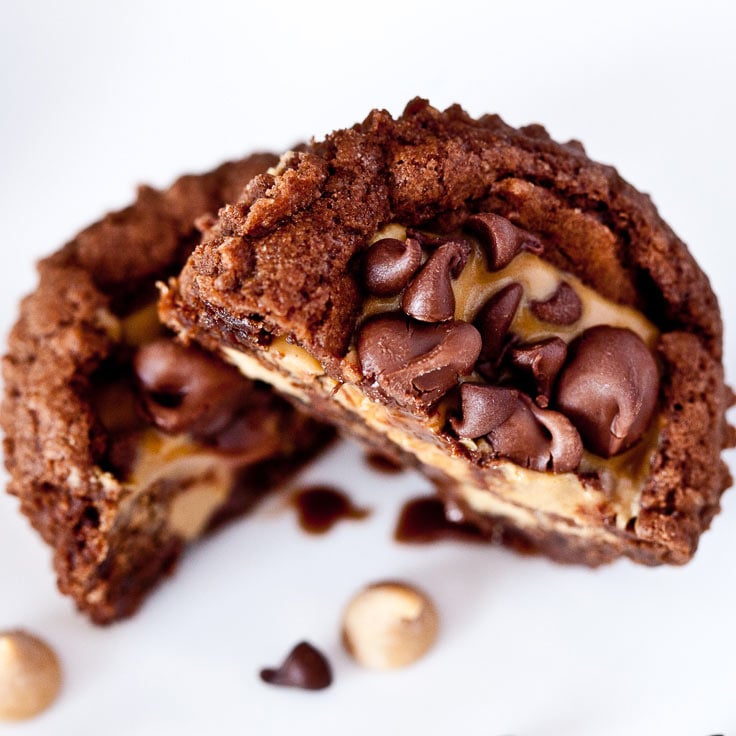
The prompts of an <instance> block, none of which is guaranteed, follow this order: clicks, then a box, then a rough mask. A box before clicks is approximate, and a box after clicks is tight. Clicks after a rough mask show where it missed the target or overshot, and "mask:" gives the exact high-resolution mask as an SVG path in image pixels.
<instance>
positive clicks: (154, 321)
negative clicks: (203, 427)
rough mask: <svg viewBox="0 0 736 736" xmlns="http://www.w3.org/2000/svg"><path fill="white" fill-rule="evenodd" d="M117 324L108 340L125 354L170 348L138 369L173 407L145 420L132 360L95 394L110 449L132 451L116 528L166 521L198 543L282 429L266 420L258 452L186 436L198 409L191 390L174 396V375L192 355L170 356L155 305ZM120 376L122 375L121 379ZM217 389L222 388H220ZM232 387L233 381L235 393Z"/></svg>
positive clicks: (121, 474)
mask: <svg viewBox="0 0 736 736" xmlns="http://www.w3.org/2000/svg"><path fill="white" fill-rule="evenodd" d="M115 320H116V325H115V326H114V329H111V330H110V332H109V334H110V335H111V337H112V338H113V339H115V341H116V342H117V343H118V344H119V345H120V347H121V349H122V350H123V351H124V353H127V352H132V353H133V354H134V355H141V354H143V353H142V352H141V351H143V350H146V349H147V347H146V346H154V345H157V344H158V345H160V346H161V347H162V348H163V350H161V351H159V354H157V355H154V356H153V358H149V359H148V363H151V362H152V361H155V362H154V365H153V368H154V369H155V370H154V371H153V373H152V371H151V369H150V367H146V366H144V368H141V366H140V365H138V366H137V368H138V370H139V371H140V370H143V369H145V370H147V371H148V373H152V375H153V378H154V379H156V380H157V381H159V382H160V383H161V385H162V390H163V389H164V388H165V390H166V391H169V390H170V391H171V396H170V397H169V399H168V400H170V401H171V404H172V406H170V407H169V406H167V405H165V404H162V405H161V406H160V407H158V406H157V405H156V404H155V403H154V404H153V411H154V412H156V411H158V416H156V417H153V418H152V419H149V420H147V419H146V418H145V417H144V416H143V415H142V414H141V405H142V401H143V395H142V394H141V391H142V390H143V387H140V386H139V387H138V388H136V387H135V386H134V383H135V381H133V378H132V375H128V374H129V373H130V371H133V372H134V371H135V369H136V366H130V367H127V368H126V364H125V362H124V363H123V365H122V367H121V368H119V369H116V374H115V375H113V376H110V377H107V378H105V379H103V380H102V382H101V384H100V385H99V386H98V387H97V389H96V391H95V394H94V405H95V411H96V414H97V416H98V417H99V419H100V421H101V422H102V424H103V426H104V427H105V428H106V430H107V432H108V433H109V435H110V441H111V443H114V442H122V443H123V445H124V446H125V447H126V449H125V455H126V459H125V461H124V462H123V466H124V467H120V468H116V472H115V476H117V477H118V482H121V483H122V487H123V493H124V494H125V498H124V500H123V502H122V503H121V504H120V508H119V511H118V517H117V520H116V524H117V525H118V526H120V525H127V526H131V525H132V526H136V527H142V526H145V525H147V524H151V523H158V521H157V520H159V519H163V520H164V521H165V524H166V526H167V528H168V529H169V531H170V532H171V533H172V534H175V535H177V536H179V537H181V538H182V539H183V540H185V541H191V540H193V539H195V538H196V537H198V536H200V535H201V534H202V533H203V532H204V531H205V529H206V528H207V525H208V523H209V521H210V520H211V519H212V517H213V515H214V514H215V512H216V511H217V510H218V509H219V508H220V507H221V506H222V505H224V504H225V503H226V502H227V500H228V498H229V496H230V493H231V492H232V490H233V487H234V483H235V472H236V470H237V469H238V468H239V467H242V466H243V465H244V464H248V463H249V462H256V461H258V460H260V459H263V458H264V457H266V456H268V455H269V454H270V453H272V452H274V451H275V450H276V447H275V445H274V439H275V437H276V428H275V427H273V426H271V425H270V423H268V422H266V424H268V425H269V426H264V427H263V433H264V437H263V442H261V443H260V446H259V447H247V448H246V447H243V448H238V449H237V450H236V451H227V450H220V449H218V448H217V447H214V446H211V445H210V446H208V445H207V444H206V443H202V442H201V441H199V440H198V439H197V438H196V437H194V436H193V435H192V433H191V432H190V431H187V425H188V424H190V423H191V421H193V419H192V417H194V421H196V412H195V411H194V409H196V407H194V409H192V407H190V406H188V405H187V404H186V400H185V398H186V397H185V394H184V392H182V397H184V398H182V399H181V403H180V404H177V402H178V401H179V396H178V395H177V393H176V391H175V390H174V389H176V388H177V387H178V386H179V385H180V384H179V383H177V381H180V379H181V376H180V375H179V374H178V373H176V374H175V371H176V370H178V369H179V367H180V366H179V365H178V364H177V363H179V362H180V361H182V360H185V359H186V355H185V349H184V348H180V347H179V346H175V345H174V344H173V342H172V343H171V348H172V351H173V352H172V353H171V355H169V354H168V352H167V341H168V338H165V337H163V336H164V335H165V330H164V329H163V327H162V325H161V323H160V321H159V319H158V313H157V309H156V304H155V303H152V304H148V305H146V306H144V307H143V308H141V309H139V310H137V311H136V312H133V313H132V314H130V315H128V316H127V317H125V318H124V319H120V320H118V319H117V318H115ZM125 361H127V358H126V359H125ZM207 361H211V358H207V357H205V358H202V357H200V358H198V359H197V360H196V361H192V362H191V363H190V366H189V367H190V368H191V371H190V370H189V368H187V367H186V366H185V370H184V371H183V372H182V373H183V374H184V375H186V376H187V377H189V376H190V375H191V374H192V373H197V371H200V372H201V371H202V370H204V371H205V372H206V371H207V369H208V368H207V366H208V363H207ZM134 362H135V361H134ZM120 370H122V375H118V374H119V372H120ZM212 370H213V371H214V370H217V369H215V368H213V369H212ZM228 370H230V371H232V369H228ZM144 375H145V374H144ZM235 377H236V381H240V382H243V379H242V378H238V377H237V373H236V374H235ZM139 380H141V379H139ZM151 380H153V379H151ZM172 381H173V383H172ZM200 384H201V386H200V385H199V384H197V385H194V387H193V389H192V390H194V389H199V392H200V393H205V394H206V393H207V392H208V391H209V390H210V384H208V383H207V382H206V381H205V380H200ZM213 385H214V386H215V388H217V385H221V383H220V384H213ZM231 385H232V381H230V382H229V383H228V388H229V387H230V386H231ZM153 388H157V386H155V387H153ZM183 388H187V387H185V386H183V387H182V389H183ZM235 388H236V389H237V386H236V387H235ZM144 394H145V392H144ZM154 397H155V394H154ZM164 399H167V397H166V396H165V395H164V396H163V398H162V399H161V400H162V401H163V400H164ZM149 403H150V401H149ZM149 410H150V408H149ZM187 412H188V413H187ZM153 420H158V421H159V422H160V421H162V420H165V422H168V424H169V426H170V428H171V429H172V430H173V431H166V432H164V431H161V430H160V429H159V428H157V427H156V426H155V425H154V424H153V423H152V422H153ZM179 420H181V421H179ZM180 426H181V428H180ZM177 430H178V431H177ZM102 476H103V483H106V484H108V485H112V484H114V482H115V480H114V476H113V475H112V474H111V473H107V472H106V473H103V474H102Z"/></svg>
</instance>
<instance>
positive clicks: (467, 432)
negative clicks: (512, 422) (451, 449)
mask: <svg viewBox="0 0 736 736" xmlns="http://www.w3.org/2000/svg"><path fill="white" fill-rule="evenodd" d="M518 394H519V392H518V391H516V390H515V389H509V388H500V387H497V386H486V385H483V384H478V383H464V384H463V385H462V386H461V387H460V399H461V402H462V421H458V420H457V419H455V418H452V419H450V424H451V426H452V428H453V429H454V430H455V432H456V434H457V435H458V437H467V438H469V439H473V440H474V439H477V438H478V437H482V436H483V435H486V434H488V433H489V432H492V431H493V430H494V429H496V428H498V427H500V426H501V425H502V424H503V423H504V422H505V421H506V420H507V419H508V418H509V417H510V416H511V415H512V414H513V413H514V411H516V407H517V404H518V403H519V401H518Z"/></svg>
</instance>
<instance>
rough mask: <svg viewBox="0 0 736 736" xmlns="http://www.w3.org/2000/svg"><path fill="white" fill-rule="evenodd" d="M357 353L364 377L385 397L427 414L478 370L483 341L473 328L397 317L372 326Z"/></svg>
mask: <svg viewBox="0 0 736 736" xmlns="http://www.w3.org/2000/svg"><path fill="white" fill-rule="evenodd" d="M357 349H358V359H359V361H360V367H361V370H362V372H363V375H364V376H365V378H366V379H367V380H368V381H370V382H373V383H374V385H375V386H377V387H378V388H379V389H380V390H381V391H382V392H383V394H385V395H386V396H389V397H391V398H392V399H394V401H396V402H397V403H398V404H400V405H402V406H411V405H413V406H415V407H416V408H427V407H429V406H431V405H432V404H433V403H434V402H436V401H437V400H438V399H440V398H441V397H442V396H443V395H444V394H446V393H447V392H448V391H449V390H450V389H451V388H452V387H453V386H454V385H455V384H456V383H457V379H458V376H464V375H467V374H468V373H470V372H471V371H472V370H473V365H474V364H475V362H476V360H477V359H478V355H479V354H480V349H481V338H480V334H479V333H478V330H476V329H475V327H473V326H472V325H470V324H468V323H467V322H455V321H450V322H442V323H440V324H422V323H421V322H414V321H413V320H410V319H407V318H406V317H404V316H403V315H401V314H396V313H394V314H390V315H381V316H379V317H376V318H374V319H371V320H369V321H367V322H366V323H365V324H364V325H363V327H362V328H361V331H360V334H359V336H358V341H357Z"/></svg>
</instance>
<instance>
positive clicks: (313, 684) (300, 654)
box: [260, 641, 332, 690]
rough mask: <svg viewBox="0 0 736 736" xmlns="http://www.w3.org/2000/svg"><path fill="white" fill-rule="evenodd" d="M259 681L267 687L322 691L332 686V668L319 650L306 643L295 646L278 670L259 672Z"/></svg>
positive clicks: (270, 669) (268, 669) (267, 669)
mask: <svg viewBox="0 0 736 736" xmlns="http://www.w3.org/2000/svg"><path fill="white" fill-rule="evenodd" d="M260 674H261V680H263V682H267V683H268V684H269V685H281V686H283V687H298V688H301V689H302V690H324V689H325V688H326V687H329V686H330V685H331V684H332V668H331V667H330V663H329V661H328V660H327V658H326V657H325V655H324V654H322V652H320V651H319V649H316V648H315V647H313V646H312V645H311V644H309V643H308V642H306V641H303V642H301V643H300V644H297V645H296V646H295V647H294V648H293V649H292V650H291V652H290V653H289V656H288V657H287V658H286V659H285V660H284V663H283V664H282V665H281V666H280V667H278V668H265V669H262V670H261V673H260Z"/></svg>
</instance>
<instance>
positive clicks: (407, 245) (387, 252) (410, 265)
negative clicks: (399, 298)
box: [363, 238, 422, 296]
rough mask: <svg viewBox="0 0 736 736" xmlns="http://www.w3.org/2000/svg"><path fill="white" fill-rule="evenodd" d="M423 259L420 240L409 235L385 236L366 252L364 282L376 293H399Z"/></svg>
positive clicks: (394, 294)
mask: <svg viewBox="0 0 736 736" xmlns="http://www.w3.org/2000/svg"><path fill="white" fill-rule="evenodd" d="M421 262H422V247H421V246H420V245H419V241H417V240H414V239H413V238H407V239H406V242H402V241H401V240H398V239H397V238H382V239H381V240H377V241H376V242H375V243H373V244H372V245H371V246H370V247H369V248H368V250H367V251H366V253H365V258H364V261H363V277H364V279H365V286H366V288H367V289H368V291H369V292H370V293H371V294H375V295H376V296H396V294H398V293H399V292H400V291H401V290H402V289H403V288H404V287H405V286H406V285H407V284H408V283H409V279H410V278H411V277H412V276H413V275H414V273H415V272H416V270H417V269H418V268H419V264H420V263H421Z"/></svg>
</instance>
